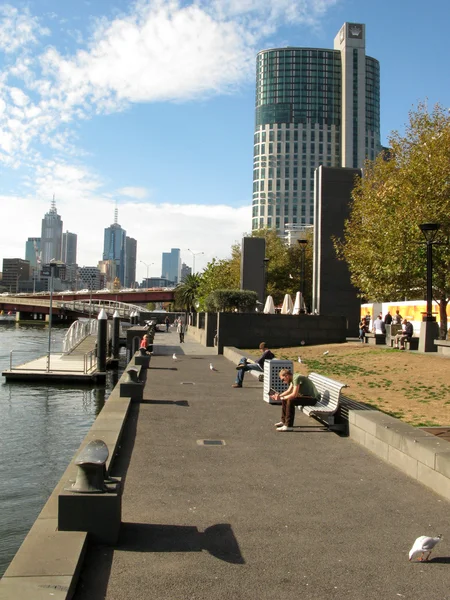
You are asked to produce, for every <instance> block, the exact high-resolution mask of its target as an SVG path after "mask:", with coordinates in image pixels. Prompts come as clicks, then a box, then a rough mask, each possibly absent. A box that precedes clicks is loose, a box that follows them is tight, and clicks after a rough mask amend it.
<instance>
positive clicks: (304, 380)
mask: <svg viewBox="0 0 450 600" xmlns="http://www.w3.org/2000/svg"><path fill="white" fill-rule="evenodd" d="M279 377H280V379H281V381H283V382H284V383H286V384H288V386H289V387H288V389H287V390H285V391H284V392H281V394H280V393H276V394H273V395H272V396H271V398H273V400H275V402H279V401H280V400H281V421H280V422H279V423H275V427H276V428H277V431H281V432H284V431H293V428H294V419H295V407H296V406H313V405H314V404H316V402H317V401H318V400H319V393H318V391H317V390H316V386H315V385H314V383H313V382H312V381H311V380H310V379H308V377H306V375H301V374H300V373H294V374H292V373H291V371H290V369H281V371H280V374H279Z"/></svg>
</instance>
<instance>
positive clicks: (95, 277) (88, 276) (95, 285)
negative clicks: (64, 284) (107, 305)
mask: <svg viewBox="0 0 450 600" xmlns="http://www.w3.org/2000/svg"><path fill="white" fill-rule="evenodd" d="M78 276H79V285H78V287H79V288H80V289H83V290H84V289H86V290H99V289H100V285H101V273H100V269H98V268H97V267H80V268H79V269H78Z"/></svg>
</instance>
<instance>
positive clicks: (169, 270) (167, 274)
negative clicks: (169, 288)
mask: <svg viewBox="0 0 450 600" xmlns="http://www.w3.org/2000/svg"><path fill="white" fill-rule="evenodd" d="M161 277H162V278H164V279H168V280H169V281H173V282H174V283H175V285H176V284H177V283H179V282H180V281H181V256H180V249H179V248H171V250H170V252H163V253H162V267H161Z"/></svg>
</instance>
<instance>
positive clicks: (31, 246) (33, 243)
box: [25, 237, 41, 269]
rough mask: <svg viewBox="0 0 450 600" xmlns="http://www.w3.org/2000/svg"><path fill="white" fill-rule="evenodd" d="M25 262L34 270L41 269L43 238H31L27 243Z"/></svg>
mask: <svg viewBox="0 0 450 600" xmlns="http://www.w3.org/2000/svg"><path fill="white" fill-rule="evenodd" d="M25 260H27V261H28V262H29V263H30V267H31V268H32V269H37V268H38V266H39V268H40V264H41V238H39V237H29V238H28V240H27V241H26V242H25Z"/></svg>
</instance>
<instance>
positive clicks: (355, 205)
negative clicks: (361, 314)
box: [336, 103, 450, 337]
mask: <svg viewBox="0 0 450 600" xmlns="http://www.w3.org/2000/svg"><path fill="white" fill-rule="evenodd" d="M389 146H390V151H389V154H388V155H387V156H386V155H379V156H378V157H377V159H376V160H375V161H373V162H368V163H367V164H366V166H365V169H364V176H363V178H362V179H360V180H359V181H358V182H357V184H356V186H355V189H354V191H353V194H352V204H351V213H350V218H349V219H348V221H347V222H346V224H345V230H344V237H343V240H336V248H337V251H338V255H339V256H340V257H341V258H344V259H345V260H346V261H347V263H348V266H349V269H350V273H351V278H352V282H353V284H354V285H355V286H356V287H357V288H358V289H359V290H360V291H361V295H362V296H364V297H366V298H367V299H368V300H371V301H382V300H387V299H388V300H403V299H404V298H405V297H408V298H410V299H417V298H420V297H425V290H426V245H425V239H424V237H423V235H422V232H421V231H420V229H419V225H420V224H421V223H439V224H440V232H439V234H438V236H437V238H436V241H437V242H439V243H438V244H435V245H434V247H433V296H434V300H436V301H437V302H438V303H439V306H440V321H441V336H443V337H446V331H447V315H446V308H447V303H448V297H449V292H450V248H449V245H448V240H449V235H450V115H449V113H448V111H447V109H444V108H443V107H441V106H440V105H436V106H435V107H434V108H433V110H432V111H429V110H428V107H427V105H426V104H425V103H422V104H420V105H419V106H418V108H417V109H416V110H412V111H411V112H410V114H409V124H408V125H407V127H406V130H405V133H404V134H403V135H401V134H400V133H398V132H393V133H392V134H391V136H390V138H389Z"/></svg>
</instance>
